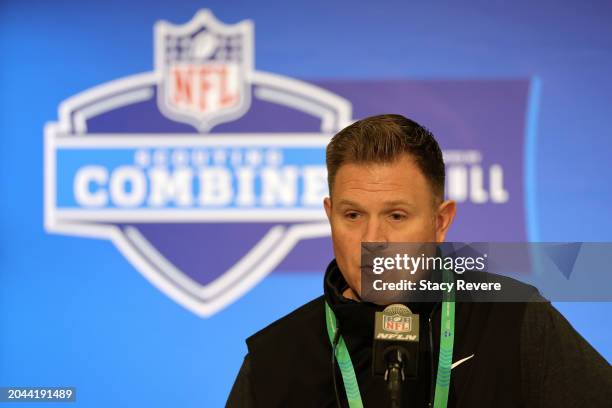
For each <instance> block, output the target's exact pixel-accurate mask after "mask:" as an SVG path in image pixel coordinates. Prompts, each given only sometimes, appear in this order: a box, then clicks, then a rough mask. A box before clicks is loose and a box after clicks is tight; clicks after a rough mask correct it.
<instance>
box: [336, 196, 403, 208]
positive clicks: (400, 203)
mask: <svg viewBox="0 0 612 408" xmlns="http://www.w3.org/2000/svg"><path fill="white" fill-rule="evenodd" d="M383 205H384V206H385V207H398V206H404V207H410V208H414V207H415V205H414V204H412V203H411V202H409V201H404V200H393V201H385V202H383ZM338 206H346V207H357V208H361V205H359V203H357V202H355V201H351V200H347V199H344V198H343V199H342V200H340V201H339V202H338Z"/></svg>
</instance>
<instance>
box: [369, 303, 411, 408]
mask: <svg viewBox="0 0 612 408" xmlns="http://www.w3.org/2000/svg"><path fill="white" fill-rule="evenodd" d="M374 320H375V322H374V344H373V358H372V371H373V373H374V375H379V376H383V377H384V379H385V381H386V382H387V389H388V390H389V398H390V402H391V403H390V405H391V407H394V408H395V407H400V406H401V397H402V386H401V385H402V383H403V382H404V381H405V379H406V378H411V379H414V378H416V377H417V369H418V366H417V364H418V360H419V358H418V357H419V315H417V314H413V313H412V312H411V311H410V309H409V308H408V307H407V306H404V305H401V304H393V305H389V306H387V307H386V308H385V310H383V311H382V312H376V316H375V318H374Z"/></svg>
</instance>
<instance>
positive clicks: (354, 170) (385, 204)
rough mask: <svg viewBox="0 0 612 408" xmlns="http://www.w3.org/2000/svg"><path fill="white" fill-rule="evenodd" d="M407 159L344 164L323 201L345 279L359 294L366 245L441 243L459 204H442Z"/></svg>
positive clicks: (414, 165)
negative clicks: (375, 243) (363, 251)
mask: <svg viewBox="0 0 612 408" xmlns="http://www.w3.org/2000/svg"><path fill="white" fill-rule="evenodd" d="M435 202H436V200H435V199H434V195H433V192H432V189H431V187H430V185H429V183H428V181H427V179H426V178H425V176H424V175H423V173H422V172H421V170H420V169H419V168H418V166H417V165H416V163H414V161H413V159H412V158H411V157H410V156H409V155H402V156H400V157H399V158H398V159H396V160H395V161H394V162H392V163H388V164H380V163H369V164H351V163H349V164H344V165H342V166H341V167H340V168H339V169H338V171H337V173H336V178H335V180H334V184H333V186H332V196H331V198H326V199H325V201H324V205H325V212H326V213H327V218H328V219H329V222H330V225H331V230H332V241H333V246H334V254H335V256H336V261H337V263H338V267H339V268H340V270H341V271H342V274H343V276H344V278H345V279H346V281H347V283H348V284H349V286H350V287H351V289H352V290H353V291H354V292H356V293H357V294H359V293H361V243H362V242H442V241H444V239H445V237H446V231H447V230H448V227H449V226H450V224H451V222H452V220H453V218H454V216H455V203H454V202H452V201H445V202H443V203H441V204H439V205H436V204H435Z"/></svg>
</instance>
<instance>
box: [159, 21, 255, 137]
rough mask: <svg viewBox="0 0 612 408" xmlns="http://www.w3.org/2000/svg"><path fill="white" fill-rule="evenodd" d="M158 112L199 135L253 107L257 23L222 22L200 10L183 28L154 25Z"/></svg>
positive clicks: (161, 23)
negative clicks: (188, 126) (253, 72)
mask: <svg viewBox="0 0 612 408" xmlns="http://www.w3.org/2000/svg"><path fill="white" fill-rule="evenodd" d="M155 68H156V71H157V72H158V73H159V75H160V77H161V82H160V84H159V89H158V93H157V96H158V97H157V103H158V106H159V109H160V111H161V112H162V113H163V114H164V115H166V116H167V117H169V118H170V119H173V120H176V121H179V122H185V123H189V124H191V125H193V126H195V127H196V128H198V129H199V130H200V131H201V132H206V131H208V130H209V129H210V128H212V127H213V126H214V125H217V124H219V123H223V122H228V121H231V120H234V119H236V118H238V117H240V116H242V115H243V114H244V113H245V112H246V111H247V110H248V109H249V106H250V103H251V84H250V75H251V72H252V69H253V24H252V23H251V22H250V21H248V20H245V21H242V22H240V23H238V24H234V25H226V24H223V23H221V22H219V21H218V20H217V19H216V18H215V17H214V16H213V14H212V13H211V12H210V11H208V10H202V11H200V12H199V13H197V14H196V15H195V17H194V18H193V19H192V20H191V21H190V22H189V23H188V24H184V25H173V24H170V23H168V22H165V21H160V22H158V23H157V24H156V26H155Z"/></svg>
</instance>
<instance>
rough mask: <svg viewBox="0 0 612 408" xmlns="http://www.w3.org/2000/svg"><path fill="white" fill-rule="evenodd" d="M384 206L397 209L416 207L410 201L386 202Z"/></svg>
mask: <svg viewBox="0 0 612 408" xmlns="http://www.w3.org/2000/svg"><path fill="white" fill-rule="evenodd" d="M384 205H385V207H397V206H405V207H410V208H414V207H415V205H414V204H412V203H411V202H410V201H404V200H393V201H386V202H385V203H384Z"/></svg>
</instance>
